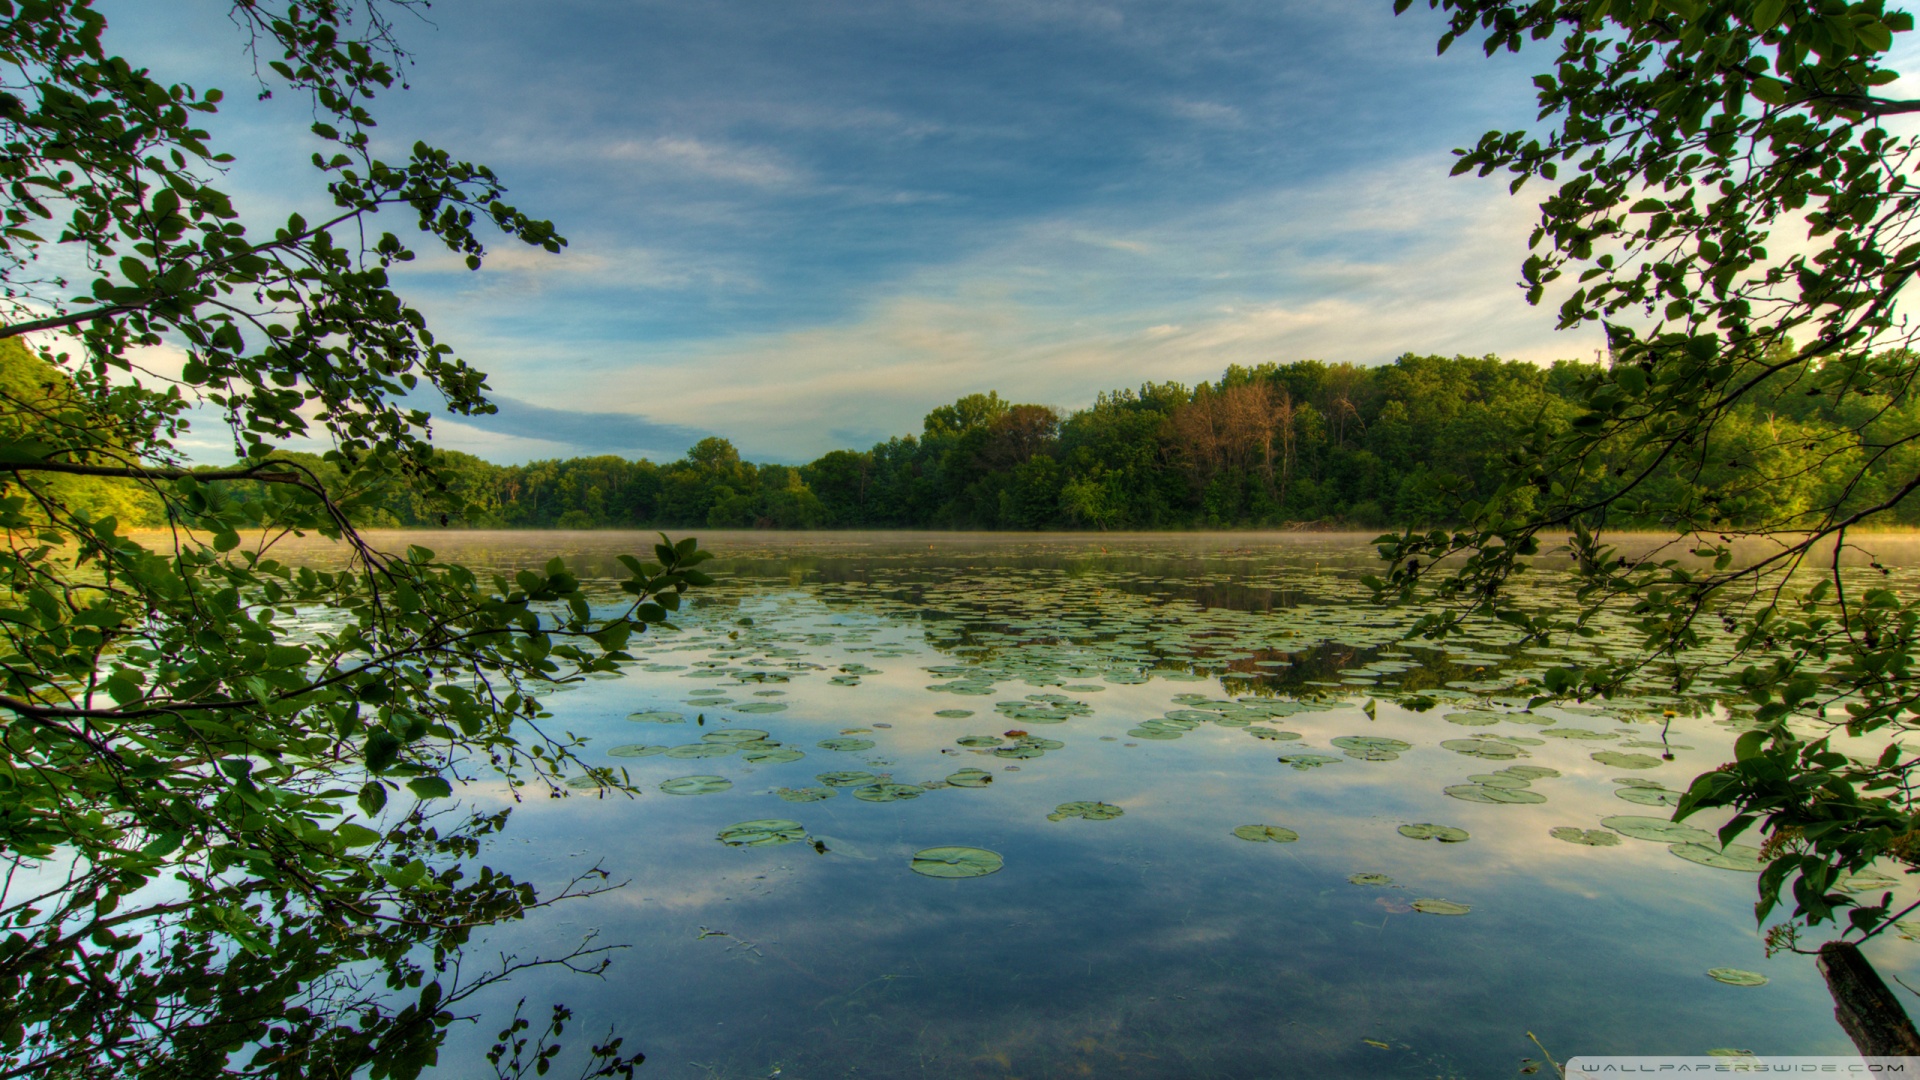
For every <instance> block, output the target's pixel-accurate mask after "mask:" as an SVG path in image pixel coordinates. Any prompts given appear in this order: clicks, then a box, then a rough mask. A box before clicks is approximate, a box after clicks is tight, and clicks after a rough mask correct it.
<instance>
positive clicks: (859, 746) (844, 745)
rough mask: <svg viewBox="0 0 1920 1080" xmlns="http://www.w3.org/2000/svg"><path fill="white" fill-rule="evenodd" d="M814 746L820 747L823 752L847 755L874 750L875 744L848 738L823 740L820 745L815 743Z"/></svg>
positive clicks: (869, 741)
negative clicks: (830, 751)
mask: <svg viewBox="0 0 1920 1080" xmlns="http://www.w3.org/2000/svg"><path fill="white" fill-rule="evenodd" d="M814 745H816V746H818V747H819V748H820V749H822V750H842V751H845V752H847V753H855V752H858V751H861V750H871V749H873V747H874V742H873V740H872V739H854V738H846V737H836V738H832V739H821V740H820V741H819V742H818V743H815V744H814Z"/></svg>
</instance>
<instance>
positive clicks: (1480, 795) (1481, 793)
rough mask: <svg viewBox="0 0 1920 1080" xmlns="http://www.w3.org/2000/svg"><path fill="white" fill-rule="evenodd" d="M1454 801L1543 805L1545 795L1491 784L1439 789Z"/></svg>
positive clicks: (1457, 785) (1461, 785)
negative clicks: (1454, 799)
mask: <svg viewBox="0 0 1920 1080" xmlns="http://www.w3.org/2000/svg"><path fill="white" fill-rule="evenodd" d="M1441 790H1442V791H1443V792H1444V793H1445V794H1448V795H1451V796H1453V797H1454V798H1456V799H1464V800H1466V801H1467V802H1477V803H1543V802H1546V801H1547V797H1546V796H1545V795H1542V794H1540V793H1539V792H1537V791H1528V790H1526V789H1525V788H1511V787H1494V786H1493V785H1491V784H1454V785H1453V786H1451V787H1447V788H1442V789H1441Z"/></svg>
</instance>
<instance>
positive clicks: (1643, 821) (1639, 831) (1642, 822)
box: [1600, 814, 1713, 844]
mask: <svg viewBox="0 0 1920 1080" xmlns="http://www.w3.org/2000/svg"><path fill="white" fill-rule="evenodd" d="M1600 824H1602V825H1605V826H1606V827H1607V828H1609V829H1612V830H1613V831H1614V832H1617V833H1619V834H1620V835H1622V836H1631V837H1633V838H1634V839H1635V840H1651V841H1653V842H1654V843H1656V844H1711V843H1713V834H1712V833H1710V832H1708V831H1706V830H1705V829H1696V828H1694V827H1693V826H1692V825H1682V824H1681V823H1680V822H1678V821H1669V820H1667V819H1666V818H1657V817H1644V816H1642V815H1639V814H1616V815H1614V816H1613V817H1609V818H1601V819H1600Z"/></svg>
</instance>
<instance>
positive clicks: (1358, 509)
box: [307, 355, 1920, 530]
mask: <svg viewBox="0 0 1920 1080" xmlns="http://www.w3.org/2000/svg"><path fill="white" fill-rule="evenodd" d="M1603 374H1604V369H1603V368H1601V367H1600V366H1598V365H1594V364H1580V363H1571V362H1563V363H1559V364H1555V365H1554V366H1552V367H1550V368H1541V367H1538V366H1535V365H1532V364H1523V363H1515V362H1506V361H1501V360H1498V359H1495V358H1492V357H1439V356H1413V355H1408V356H1402V357H1400V358H1399V359H1398V360H1395V361H1394V362H1393V363H1391V364H1386V365H1382V366H1379V367H1359V366H1355V365H1351V364H1325V363H1320V362H1317V361H1302V362H1298V363H1291V364H1263V365H1260V366H1258V367H1254V368H1243V367H1235V368H1230V369H1229V370H1228V371H1227V372H1226V373H1225V374H1224V375H1222V376H1221V378H1220V379H1219V380H1218V381H1215V382H1212V383H1201V384H1200V385H1198V386H1195V387H1192V388H1188V387H1185V386H1181V385H1178V384H1174V383H1157V384H1153V383H1150V384H1148V385H1146V386H1143V387H1141V388H1140V389H1139V390H1133V391H1127V390H1121V391H1115V392H1112V393H1108V394H1102V395H1101V396H1100V397H1099V399H1098V400H1097V401H1096V402H1095V404H1094V405H1092V406H1091V407H1089V408H1086V409H1082V410H1079V411H1077V412H1073V413H1070V414H1067V415H1066V416H1064V417H1062V416H1061V415H1060V414H1059V413H1057V412H1055V411H1054V410H1051V409H1048V408H1045V407H1043V406H1038V405H1018V404H1013V403H1010V402H1007V401H1005V400H1003V399H1002V398H1001V397H1000V396H999V395H998V394H993V393H989V394H974V395H969V396H968V397H964V398H962V399H960V400H959V401H957V402H955V403H954V404H952V405H943V406H941V407H939V408H937V409H934V410H933V411H932V412H930V413H929V414H928V415H927V417H926V421H925V424H924V426H923V428H922V431H921V432H920V433H919V434H918V435H906V436H901V437H898V438H894V439H890V440H888V441H887V442H884V443H881V444H879V445H877V446H874V447H873V448H871V449H869V450H865V451H852V450H836V451H833V452H831V453H828V454H825V455H823V456H821V457H820V458H818V459H816V460H814V461H812V462H809V463H807V464H805V465H800V466H788V465H777V464H759V465H756V464H753V463H751V462H746V461H742V460H741V459H740V456H739V454H738V453H737V452H736V451H735V450H734V448H733V446H732V445H731V444H730V443H728V442H726V441H725V440H723V439H717V438H710V439H706V440H704V441H702V442H701V443H700V444H699V445H697V446H695V447H694V448H693V449H692V450H691V451H689V452H688V454H687V456H686V457H685V458H684V459H682V460H679V461H673V462H668V463H666V464H655V463H653V462H650V461H644V460H642V461H630V460H628V459H625V458H620V457H613V456H603V457H585V458H570V459H565V460H557V461H537V462H533V463H531V464H527V465H517V466H499V465H493V464H490V463H487V462H484V461H481V460H480V459H478V458H474V457H471V456H468V455H464V454H457V453H445V452H443V453H442V454H441V455H440V462H441V464H440V467H439V470H438V479H439V480H440V481H441V482H442V483H444V484H445V485H446V486H447V488H448V491H447V493H446V495H448V496H451V498H447V497H443V496H442V495H441V493H438V492H421V491H419V490H418V489H417V488H416V489H402V490H398V491H394V492H390V493H386V494H379V495H375V496H371V497H369V498H368V499H367V500H365V501H364V502H362V503H358V504H356V507H357V508H356V509H355V511H354V513H355V515H356V520H358V521H360V522H361V523H363V524H366V525H389V526H392V525H404V526H434V525H437V524H439V523H440V521H441V515H442V514H443V513H446V512H447V508H448V507H449V506H455V505H457V506H458V507H459V509H458V510H456V511H454V514H455V516H453V517H449V518H448V520H449V521H458V522H459V523H460V524H464V525H470V526H479V527H500V528H586V529H596V528H633V527H640V526H654V527H671V528H680V527H688V526H709V527H714V528H755V527H757V528H782V529H785V528H961V529H1102V530H1106V529H1194V528H1223V527H1224V528H1244V527H1261V526H1285V525H1289V524H1296V523H1303V522H1313V523H1323V524H1327V525H1348V526H1354V527H1377V526H1383V525H1398V526H1409V525H1410V526H1420V527H1425V526H1429V525H1434V524H1447V523H1453V522H1456V521H1459V520H1461V518H1460V514H1461V513H1462V510H1461V507H1462V506H1463V505H1467V504H1486V503H1488V502H1490V501H1494V500H1498V501H1499V502H1500V504H1501V505H1503V506H1505V507H1507V508H1508V509H1510V510H1514V511H1516V512H1517V511H1522V510H1524V509H1526V508H1527V507H1529V506H1531V505H1533V503H1534V500H1535V499H1536V498H1537V496H1538V492H1537V491H1535V490H1532V489H1528V488H1521V489H1517V490H1513V491H1506V492H1502V490H1501V484H1502V477H1503V476H1504V472H1505V465H1506V461H1507V458H1508V456H1509V455H1510V454H1511V453H1512V450H1513V448H1514V446H1516V445H1518V444H1520V443H1521V442H1522V441H1523V440H1525V439H1528V438H1530V437H1532V436H1533V435H1534V434H1535V432H1536V428H1537V427H1544V429H1545V430H1547V431H1548V432H1552V433H1561V432H1565V431H1567V430H1568V428H1569V425H1570V424H1571V422H1572V421H1573V419H1574V418H1575V417H1577V416H1578V415H1580V412H1581V408H1580V404H1579V402H1580V394H1581V388H1582V387H1583V386H1584V385H1585V384H1586V383H1588V382H1589V381H1591V380H1593V379H1595V378H1599V377H1602V376H1603ZM1916 426H1920V403H1916V402H1913V401H1903V402H1900V403H1898V405H1897V406H1895V407H1886V406H1885V405H1884V404H1880V405H1868V404H1866V403H1863V402H1861V401H1860V400H1858V399H1848V400H1845V401H1839V402H1835V401H1833V400H1832V399H1829V398H1825V397H1819V396H1808V395H1806V394H1805V393H1802V392H1801V391H1800V388H1799V387H1797V386H1796V385H1795V384H1793V382H1792V380H1790V379H1788V378H1785V377H1781V376H1775V377H1774V378H1773V379H1772V380H1771V381H1770V382H1764V383H1762V385H1760V386H1758V387H1756V388H1755V391H1754V392H1753V393H1751V394H1750V395H1749V396H1748V397H1747V398H1746V399H1745V400H1743V401H1742V402H1741V403H1740V404H1739V405H1738V406H1737V407H1735V408H1733V409H1730V410H1729V411H1728V413H1727V415H1726V416H1725V417H1724V418H1723V419H1722V420H1721V422H1720V423H1718V424H1717V425H1716V426H1715V429H1714V431H1713V433H1712V438H1711V440H1710V441H1709V443H1708V444H1705V445H1703V447H1702V453H1700V454H1697V455H1695V456H1693V457H1690V458H1675V459H1672V460H1669V461H1667V462H1665V463H1663V465H1662V467H1661V468H1659V469H1658V470H1656V471H1655V473H1654V474H1653V475H1650V476H1647V477H1645V478H1643V479H1642V480H1641V481H1640V483H1639V484H1638V486H1637V490H1636V491H1635V493H1634V496H1633V497H1634V500H1635V501H1634V504H1633V505H1632V506H1630V507H1620V508H1616V510H1615V513H1614V517H1613V520H1614V522H1615V523H1617V524H1621V525H1630V526H1639V527H1653V528H1658V527H1663V526H1666V525H1670V524H1672V521H1673V511H1672V507H1674V506H1682V507H1688V506H1691V507H1709V506H1710V507H1713V508H1714V509H1715V511H1716V512H1717V514H1718V517H1717V518H1716V519H1715V520H1716V521H1718V522H1721V523H1727V524H1732V525H1737V526H1740V527H1766V526H1779V527H1792V526H1794V525H1796V524H1799V523H1804V522H1807V521H1810V520H1812V519H1811V518H1810V517H1809V514H1810V513H1811V512H1812V511H1814V510H1815V509H1816V508H1819V507H1824V506H1829V505H1833V504H1836V503H1839V504H1842V505H1864V504H1865V503H1867V502H1869V501H1872V500H1875V499H1879V498H1881V497H1883V496H1884V494H1885V492H1886V491H1887V490H1889V486H1890V485H1895V484H1897V483H1899V482H1901V480H1902V478H1904V477H1907V476H1911V475H1913V473H1914V472H1915V470H1916V469H1920V448H1915V447H1912V446H1902V447H1899V448H1898V449H1896V450H1894V451H1892V452H1889V453H1885V454H1882V455H1880V456H1879V457H1878V458H1877V460H1873V461H1870V462H1869V461H1867V460H1866V459H1865V458H1864V457H1863V456H1862V454H1861V453H1860V452H1859V451H1858V450H1857V449H1855V448H1851V447H1849V446H1847V445H1846V443H1845V440H1844V438H1843V433H1844V432H1846V431H1849V430H1853V429H1854V428H1856V427H1864V428H1871V429H1872V430H1874V431H1898V430H1902V429H1903V428H1909V429H1910V428H1914V427H1916ZM1836 443H1838V444H1839V445H1838V446H1837V447H1836ZM1634 453H1635V452H1634V451H1633V450H1632V449H1631V448H1629V447H1627V446H1626V445H1625V444H1624V443H1621V444H1618V445H1615V444H1608V445H1606V446H1604V447H1602V448H1601V449H1600V451H1599V456H1598V457H1597V459H1596V461H1597V463H1598V464H1597V465H1596V468H1601V469H1605V470H1606V471H1608V472H1609V473H1611V471H1612V470H1614V469H1615V468H1616V467H1619V466H1621V465H1624V464H1625V463H1628V462H1630V461H1632V460H1633V459H1634ZM307 463H308V464H310V465H312V466H313V467H315V468H325V465H324V463H322V462H318V461H308V462H307ZM1863 466H1864V470H1863V471H1862V467H1863ZM1856 472H1861V476H1862V477H1863V478H1864V482H1861V477H1856ZM1849 485H1851V489H1850V490H1848V489H1849ZM1643 507H1644V509H1643ZM1883 523H1884V524H1889V525H1908V526H1911V525H1916V524H1920V503H1916V504H1912V505H1903V506H1901V507H1899V508H1897V509H1895V510H1894V511H1893V512H1892V513H1891V514H1889V515H1887V516H1886V517H1885V518H1884V519H1883Z"/></svg>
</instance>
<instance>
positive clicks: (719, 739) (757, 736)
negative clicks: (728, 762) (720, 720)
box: [700, 728, 767, 743]
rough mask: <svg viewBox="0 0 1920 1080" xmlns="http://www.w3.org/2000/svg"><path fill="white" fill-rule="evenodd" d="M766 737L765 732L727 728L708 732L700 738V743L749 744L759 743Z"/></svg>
mask: <svg viewBox="0 0 1920 1080" xmlns="http://www.w3.org/2000/svg"><path fill="white" fill-rule="evenodd" d="M766 737H767V733H766V732H764V731H755V730H754V729H752V728H728V729H727V730H725V731H709V732H707V733H706V734H705V735H702V736H700V741H701V742H713V743H749V742H760V741H762V740H764V739H765V738H766Z"/></svg>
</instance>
